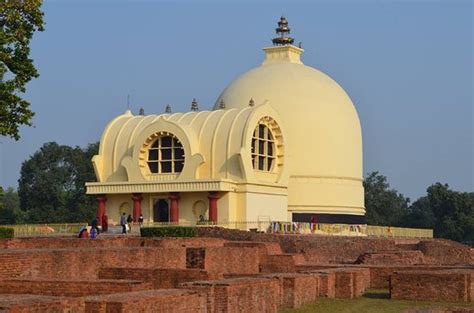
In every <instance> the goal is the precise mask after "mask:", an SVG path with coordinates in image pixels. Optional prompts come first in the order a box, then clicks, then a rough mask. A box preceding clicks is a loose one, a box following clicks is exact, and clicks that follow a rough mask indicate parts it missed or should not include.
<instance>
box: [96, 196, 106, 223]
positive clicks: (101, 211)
mask: <svg viewBox="0 0 474 313" xmlns="http://www.w3.org/2000/svg"><path fill="white" fill-rule="evenodd" d="M106 201H107V198H106V197H105V195H98V196H97V215H96V216H97V223H98V225H102V221H103V220H104V216H105V214H106V212H105V202H106Z"/></svg>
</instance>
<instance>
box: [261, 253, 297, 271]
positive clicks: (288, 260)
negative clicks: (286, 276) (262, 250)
mask: <svg viewBox="0 0 474 313" xmlns="http://www.w3.org/2000/svg"><path fill="white" fill-rule="evenodd" d="M303 263H304V256H303V255H302V254H291V253H284V254H275V255H268V256H267V261H266V262H265V263H263V264H261V272H263V273H294V272H296V268H297V266H298V265H300V264H303Z"/></svg>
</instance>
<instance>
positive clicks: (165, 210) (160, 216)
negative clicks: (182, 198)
mask: <svg viewBox="0 0 474 313" xmlns="http://www.w3.org/2000/svg"><path fill="white" fill-rule="evenodd" d="M153 221H154V222H169V221H170V208H169V205H168V201H166V200H165V199H159V200H158V201H156V202H155V205H154V206H153Z"/></svg>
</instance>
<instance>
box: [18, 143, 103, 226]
mask: <svg viewBox="0 0 474 313" xmlns="http://www.w3.org/2000/svg"><path fill="white" fill-rule="evenodd" d="M97 152H98V143H95V144H91V145H89V146H87V147H86V148H85V149H81V148H80V147H74V148H72V147H69V146H60V145H58V144H57V143H55V142H50V143H46V144H44V145H43V146H42V147H41V148H40V150H39V151H37V152H36V153H35V154H34V155H33V156H32V157H30V159H28V160H26V161H25V162H23V164H22V167H21V174H20V180H19V188H18V195H19V197H20V208H21V210H22V211H23V212H24V213H25V214H26V221H25V222H28V223H60V222H83V221H88V220H91V219H92V218H93V217H94V215H95V207H96V205H95V199H94V197H92V196H88V195H86V190H85V182H86V181H94V180H95V174H94V170H93V167H92V162H91V159H92V156H93V155H95V154H97Z"/></svg>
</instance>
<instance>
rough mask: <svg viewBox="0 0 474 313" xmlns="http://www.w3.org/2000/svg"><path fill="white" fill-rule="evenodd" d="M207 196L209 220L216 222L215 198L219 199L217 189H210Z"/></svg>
mask: <svg viewBox="0 0 474 313" xmlns="http://www.w3.org/2000/svg"><path fill="white" fill-rule="evenodd" d="M207 198H208V199H209V220H210V221H211V222H213V223H217V199H219V194H218V192H217V191H210V192H209V196H208V197H207Z"/></svg>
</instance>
